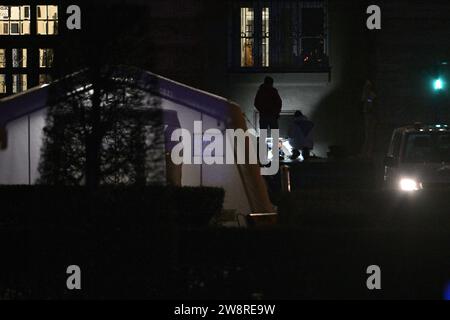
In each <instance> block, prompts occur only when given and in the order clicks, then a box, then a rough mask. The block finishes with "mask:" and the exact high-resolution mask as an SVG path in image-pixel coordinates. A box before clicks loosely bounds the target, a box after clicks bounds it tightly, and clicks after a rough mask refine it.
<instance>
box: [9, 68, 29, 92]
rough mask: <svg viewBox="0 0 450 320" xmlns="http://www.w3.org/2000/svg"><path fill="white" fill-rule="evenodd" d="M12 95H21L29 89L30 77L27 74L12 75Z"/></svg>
mask: <svg viewBox="0 0 450 320" xmlns="http://www.w3.org/2000/svg"><path fill="white" fill-rule="evenodd" d="M12 85H13V87H12V93H19V92H23V91H26V90H27V89H28V75H27V74H25V73H15V74H13V75H12Z"/></svg>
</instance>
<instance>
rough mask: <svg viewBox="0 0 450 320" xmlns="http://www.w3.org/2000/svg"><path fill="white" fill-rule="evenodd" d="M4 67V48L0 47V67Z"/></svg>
mask: <svg viewBox="0 0 450 320" xmlns="http://www.w3.org/2000/svg"><path fill="white" fill-rule="evenodd" d="M3 68H6V49H3V48H2V49H0V69H3Z"/></svg>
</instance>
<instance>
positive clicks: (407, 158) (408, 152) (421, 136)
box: [404, 132, 450, 163]
mask: <svg viewBox="0 0 450 320" xmlns="http://www.w3.org/2000/svg"><path fill="white" fill-rule="evenodd" d="M404 162H414V163H417V162H450V133H448V132H423V133H422V132H421V133H410V134H408V135H407V137H406V145H405V150H404Z"/></svg>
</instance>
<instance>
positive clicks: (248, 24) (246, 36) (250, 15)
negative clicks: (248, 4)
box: [241, 8, 255, 67]
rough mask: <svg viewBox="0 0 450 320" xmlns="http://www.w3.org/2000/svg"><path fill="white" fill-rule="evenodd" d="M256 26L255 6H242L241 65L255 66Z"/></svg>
mask: <svg viewBox="0 0 450 320" xmlns="http://www.w3.org/2000/svg"><path fill="white" fill-rule="evenodd" d="M254 27H255V19H254V11H253V8H241V67H253V66H254V61H255V59H254V58H255V57H254V50H253V49H254V48H253V46H254V42H255V37H254V32H253V31H254Z"/></svg>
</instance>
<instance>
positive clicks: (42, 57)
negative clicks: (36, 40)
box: [39, 48, 54, 69]
mask: <svg viewBox="0 0 450 320" xmlns="http://www.w3.org/2000/svg"><path fill="white" fill-rule="evenodd" d="M53 57H54V51H53V49H51V48H39V68H42V69H44V68H45V69H47V68H52V67H53Z"/></svg>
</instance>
